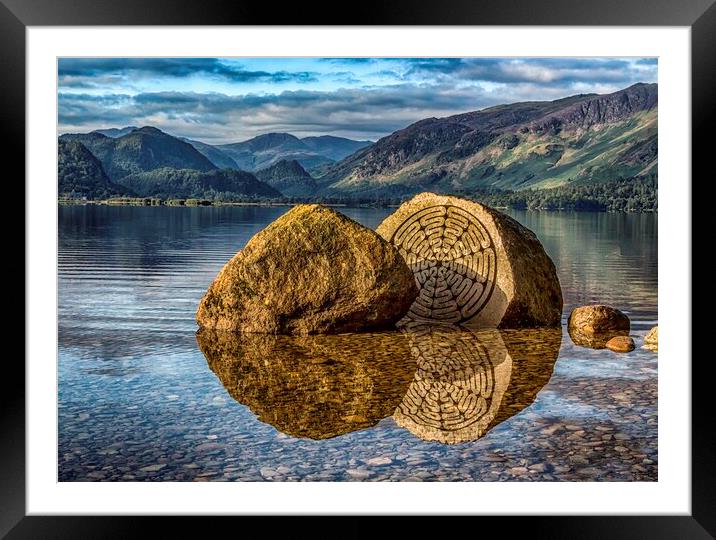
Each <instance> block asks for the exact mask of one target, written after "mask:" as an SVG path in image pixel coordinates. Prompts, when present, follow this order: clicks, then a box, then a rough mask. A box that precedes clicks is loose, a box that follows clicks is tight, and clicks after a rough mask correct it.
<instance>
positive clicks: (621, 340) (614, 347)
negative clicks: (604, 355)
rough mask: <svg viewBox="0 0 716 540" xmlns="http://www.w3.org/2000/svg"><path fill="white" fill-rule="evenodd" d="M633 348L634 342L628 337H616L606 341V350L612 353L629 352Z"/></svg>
mask: <svg viewBox="0 0 716 540" xmlns="http://www.w3.org/2000/svg"><path fill="white" fill-rule="evenodd" d="M634 347H635V345H634V340H633V339H632V338H630V337H629V336H616V337H613V338H612V339H610V340H609V341H607V349H609V350H611V351H614V352H630V351H633V350H634Z"/></svg>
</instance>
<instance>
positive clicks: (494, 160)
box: [314, 83, 658, 196]
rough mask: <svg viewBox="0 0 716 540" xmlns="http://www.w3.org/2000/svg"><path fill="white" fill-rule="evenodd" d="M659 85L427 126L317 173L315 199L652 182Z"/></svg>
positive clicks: (517, 107)
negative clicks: (648, 177) (645, 178)
mask: <svg viewBox="0 0 716 540" xmlns="http://www.w3.org/2000/svg"><path fill="white" fill-rule="evenodd" d="M657 109H658V91H657V85H656V84H642V83H640V84H636V85H633V86H630V87H629V88H626V89H624V90H620V91H618V92H615V93H613V94H606V95H598V94H580V95H576V96H571V97H567V98H563V99H559V100H556V101H546V102H525V103H514V104H509V105H499V106H497V107H490V108H488V109H483V110H480V111H475V112H468V113H464V114H459V115H455V116H449V117H446V118H428V119H425V120H421V121H419V122H416V123H415V124H412V125H410V126H408V127H406V128H405V129H401V130H399V131H396V132H395V133H392V134H391V135H388V136H387V137H384V138H382V139H380V140H379V141H377V142H376V143H375V144H373V145H371V146H369V147H366V148H364V149H362V150H359V151H358V152H356V153H354V154H353V155H351V156H348V157H346V158H345V159H343V160H342V161H340V162H338V163H336V164H334V165H332V166H329V167H322V168H321V169H319V171H320V173H321V174H320V176H319V177H317V181H318V183H319V187H320V193H322V194H342V195H346V194H349V195H364V196H365V195H371V196H372V195H381V196H383V195H389V196H402V195H409V194H411V193H415V192H419V191H425V190H430V191H439V192H455V191H462V192H469V191H470V190H471V189H476V188H484V187H493V188H494V187H497V188H503V189H524V188H545V187H554V186H560V185H564V184H569V183H591V182H603V181H608V180H612V179H615V178H618V177H629V176H638V175H645V174H647V173H655V172H656V170H657V169H656V165H657ZM314 174H315V170H314Z"/></svg>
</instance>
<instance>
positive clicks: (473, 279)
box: [392, 205, 497, 323]
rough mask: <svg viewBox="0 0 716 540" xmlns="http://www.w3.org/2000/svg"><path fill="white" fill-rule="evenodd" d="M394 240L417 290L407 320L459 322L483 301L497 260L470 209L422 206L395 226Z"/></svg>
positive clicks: (491, 284) (491, 286)
mask: <svg viewBox="0 0 716 540" xmlns="http://www.w3.org/2000/svg"><path fill="white" fill-rule="evenodd" d="M392 242H393V244H394V245H395V246H396V247H397V248H398V250H399V251H400V254H401V255H402V256H403V258H404V259H405V261H406V262H407V263H408V265H409V266H410V268H411V269H412V270H413V274H414V275H415V279H416V281H417V284H418V287H419V288H420V294H419V295H418V297H417V299H416V300H415V302H414V303H413V305H412V306H411V308H410V311H409V312H408V315H409V316H410V317H411V318H413V319H426V320H433V321H440V322H450V323H460V322H463V321H466V320H468V319H471V318H472V317H474V316H475V315H477V314H478V313H479V312H480V310H482V308H483V307H484V306H485V304H487V301H488V300H489V299H490V296H491V295H492V291H493V289H494V286H495V276H496V273H497V259H496V256H495V248H494V243H493V241H492V238H490V235H489V234H488V232H487V229H486V228H485V227H484V226H483V225H482V223H480V221H479V220H478V219H477V218H476V217H475V216H474V215H472V214H471V213H469V212H467V211H465V210H463V209H462V208H459V207H457V206H452V205H441V206H431V207H429V208H424V209H423V210H420V211H419V212H416V213H415V214H413V215H412V216H410V217H409V218H408V219H407V220H405V221H404V222H403V223H402V224H401V225H400V227H398V228H397V229H396V231H395V234H393V237H392Z"/></svg>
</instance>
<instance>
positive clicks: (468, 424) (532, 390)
mask: <svg viewBox="0 0 716 540" xmlns="http://www.w3.org/2000/svg"><path fill="white" fill-rule="evenodd" d="M402 329H403V330H404V332H405V334H406V337H407V339H408V340H409V341H410V344H411V352H412V353H413V355H414V356H415V359H416V361H417V369H416V372H415V376H414V378H413V381H412V383H411V384H410V386H409V388H408V391H407V392H406V394H405V397H404V398H403V400H402V402H401V403H400V405H399V406H398V407H397V408H396V410H395V413H394V414H393V418H394V419H395V421H396V422H397V423H398V425H400V426H402V427H404V428H406V429H408V430H409V431H410V432H411V433H413V434H414V435H416V436H418V437H420V438H421V439H425V440H429V441H439V442H442V443H446V444H455V443H461V442H467V441H473V440H476V439H479V438H480V437H483V436H484V435H485V434H486V433H487V432H488V431H489V430H490V429H492V428H493V427H494V426H496V425H497V424H499V423H501V422H503V421H504V420H506V419H508V418H510V417H511V416H513V415H514V414H516V413H518V412H519V411H521V410H522V409H524V408H525V407H527V406H528V405H530V404H531V403H532V402H533V401H534V400H535V397H536V396H537V393H538V392H539V391H540V390H541V389H542V387H544V385H546V384H547V382H548V381H549V379H550V377H551V375H552V370H553V367H554V363H555V361H556V359H557V355H558V353H559V347H560V344H561V332H560V330H559V329H524V330H503V331H500V330H494V329H488V330H477V331H470V330H467V329H465V328H463V327H459V326H456V325H434V324H425V323H424V322H420V321H404V325H403V326H402Z"/></svg>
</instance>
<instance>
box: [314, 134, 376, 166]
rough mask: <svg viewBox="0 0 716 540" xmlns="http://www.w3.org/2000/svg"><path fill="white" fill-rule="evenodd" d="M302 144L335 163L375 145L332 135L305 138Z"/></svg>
mask: <svg viewBox="0 0 716 540" xmlns="http://www.w3.org/2000/svg"><path fill="white" fill-rule="evenodd" d="M301 142H303V144H305V145H306V146H307V147H308V148H310V149H311V150H313V151H314V152H316V153H317V154H320V155H322V156H324V157H327V158H329V159H332V160H333V161H340V160H341V159H343V158H344V157H347V156H350V155H351V154H353V153H355V152H357V151H358V150H360V149H361V148H365V147H366V146H370V145H371V144H373V143H372V142H371V141H354V140H352V139H346V138H343V137H333V136H332V135H321V136H320V137H304V138H303V139H301Z"/></svg>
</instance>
